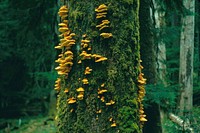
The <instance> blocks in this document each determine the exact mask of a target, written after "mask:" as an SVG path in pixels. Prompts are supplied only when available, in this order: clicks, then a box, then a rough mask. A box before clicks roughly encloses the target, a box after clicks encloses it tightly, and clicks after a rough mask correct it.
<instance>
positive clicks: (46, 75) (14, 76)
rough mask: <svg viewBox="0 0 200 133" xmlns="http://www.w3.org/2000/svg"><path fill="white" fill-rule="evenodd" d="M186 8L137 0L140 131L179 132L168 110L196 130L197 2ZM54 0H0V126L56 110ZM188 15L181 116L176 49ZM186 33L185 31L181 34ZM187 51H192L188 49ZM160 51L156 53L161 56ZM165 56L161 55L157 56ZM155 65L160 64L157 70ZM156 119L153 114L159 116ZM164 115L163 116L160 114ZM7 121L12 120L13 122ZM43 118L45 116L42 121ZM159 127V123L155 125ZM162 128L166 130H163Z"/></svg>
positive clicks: (161, 0) (199, 102)
mask: <svg viewBox="0 0 200 133" xmlns="http://www.w3.org/2000/svg"><path fill="white" fill-rule="evenodd" d="M194 6H195V12H190V11H189V10H187V7H185V6H184V4H183V3H182V0H177V1H173V0H170V1H169V0H155V1H154V0H152V1H151V0H142V1H141V2H140V38H141V39H140V41H141V42H140V43H141V58H142V60H143V62H142V64H143V65H144V73H145V75H146V78H147V85H146V97H145V101H144V104H145V112H146V114H147V119H148V122H147V123H146V125H145V127H144V132H145V130H146V131H148V130H153V131H155V133H156V132H161V131H165V132H167V133H170V132H172V133H173V132H174V131H176V132H181V131H182V130H185V132H189V131H186V130H187V129H186V128H183V127H181V126H180V125H179V124H177V123H176V122H172V120H170V119H169V118H168V116H170V115H169V114H170V113H173V114H174V115H175V116H178V117H180V119H182V120H183V121H184V122H186V121H190V124H189V127H190V128H192V129H193V130H194V131H196V132H199V131H200V129H199V127H200V125H199V123H200V118H199V115H198V114H199V113H200V108H199V106H200V83H199V79H200V64H199V63H200V45H199V44H200V43H199V41H200V38H199V30H200V27H199V24H200V21H199V20H200V19H199V12H200V11H199V7H200V3H199V0H196V1H195V5H194ZM58 9H59V2H58V1H47V0H32V1H31V0H28V1H21V0H15V1H14V0H0V27H1V30H0V118H2V120H1V122H0V129H2V132H3V131H4V130H5V129H7V128H8V125H9V126H10V127H9V128H10V129H9V130H13V131H14V130H15V129H16V127H17V129H19V127H21V126H22V125H23V124H19V120H20V119H22V123H23V119H25V118H29V119H33V118H34V117H35V116H40V118H44V117H46V116H48V118H49V117H50V118H51V119H52V118H53V115H54V112H55V108H56V106H55V98H54V97H55V92H54V89H53V88H54V82H55V80H56V78H57V73H56V71H55V69H54V68H55V66H56V64H55V59H56V56H57V54H58V53H57V51H56V50H55V48H54V47H55V46H56V45H57V44H58V41H59V40H58V26H57V24H58V22H59V19H58V15H57V12H58ZM188 15H189V16H193V17H194V18H195V21H194V29H193V30H194V40H193V39H192V38H191V40H193V44H194V54H193V55H194V56H193V62H194V63H193V73H192V77H193V85H192V86H193V90H192V91H193V95H192V97H191V98H192V99H193V104H192V106H193V107H192V109H191V110H190V111H189V112H191V113H189V114H188V113H187V112H188V110H187V111H186V113H184V114H182V115H180V108H179V106H180V103H179V101H180V99H181V89H180V88H181V87H180V77H179V73H180V66H181V65H180V64H181V58H180V50H181V34H183V31H182V29H183V25H184V24H183V23H182V19H183V18H184V17H186V16H188ZM186 33H187V32H186ZM191 54H192V53H191ZM160 55H161V56H160ZM163 55H164V56H163ZM162 57H164V58H162ZM160 66H163V67H162V68H161V67H160ZM157 114H159V117H155V116H158V115H157ZM162 114H164V116H166V117H164V118H160V116H162ZM10 119H15V121H16V119H17V121H18V124H13V123H12V122H10ZM7 120H9V121H7ZM45 121H46V119H45ZM160 125H162V126H160ZM166 129H167V131H166Z"/></svg>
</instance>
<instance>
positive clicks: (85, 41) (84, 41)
mask: <svg viewBox="0 0 200 133" xmlns="http://www.w3.org/2000/svg"><path fill="white" fill-rule="evenodd" d="M81 42H82V43H89V42H90V40H81Z"/></svg>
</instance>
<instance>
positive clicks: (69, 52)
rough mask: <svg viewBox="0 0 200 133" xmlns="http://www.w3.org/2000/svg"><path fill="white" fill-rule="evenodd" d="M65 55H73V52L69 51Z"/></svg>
mask: <svg viewBox="0 0 200 133" xmlns="http://www.w3.org/2000/svg"><path fill="white" fill-rule="evenodd" d="M64 55H73V53H72V51H69V50H67V51H66V52H65V53H64Z"/></svg>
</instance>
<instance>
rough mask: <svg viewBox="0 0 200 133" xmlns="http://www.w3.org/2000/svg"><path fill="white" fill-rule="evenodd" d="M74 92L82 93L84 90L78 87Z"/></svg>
mask: <svg viewBox="0 0 200 133" xmlns="http://www.w3.org/2000/svg"><path fill="white" fill-rule="evenodd" d="M76 91H77V92H84V91H85V90H84V88H82V87H79V88H78V89H76Z"/></svg>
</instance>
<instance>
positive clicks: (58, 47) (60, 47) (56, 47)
mask: <svg viewBox="0 0 200 133" xmlns="http://www.w3.org/2000/svg"><path fill="white" fill-rule="evenodd" d="M54 48H55V49H62V48H63V46H60V45H58V46H55V47H54Z"/></svg>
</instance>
